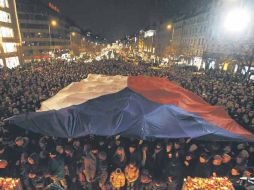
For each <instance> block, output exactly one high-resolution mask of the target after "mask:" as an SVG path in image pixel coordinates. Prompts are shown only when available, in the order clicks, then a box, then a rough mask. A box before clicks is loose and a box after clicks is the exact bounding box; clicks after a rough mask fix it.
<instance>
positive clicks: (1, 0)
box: [0, 0, 9, 8]
mask: <svg viewBox="0 0 254 190" xmlns="http://www.w3.org/2000/svg"><path fill="white" fill-rule="evenodd" d="M0 7H2V8H8V7H9V4H8V0H0Z"/></svg>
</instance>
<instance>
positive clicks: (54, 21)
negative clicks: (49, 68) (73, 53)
mask: <svg viewBox="0 0 254 190" xmlns="http://www.w3.org/2000/svg"><path fill="white" fill-rule="evenodd" d="M51 26H52V27H56V26H57V21H56V20H50V22H49V55H50V50H51V41H52V40H51Z"/></svg>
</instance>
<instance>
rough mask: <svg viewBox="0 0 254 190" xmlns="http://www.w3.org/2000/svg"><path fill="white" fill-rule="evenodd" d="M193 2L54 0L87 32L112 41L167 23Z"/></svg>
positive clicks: (175, 0)
mask: <svg viewBox="0 0 254 190" xmlns="http://www.w3.org/2000/svg"><path fill="white" fill-rule="evenodd" d="M185 1H189V0H52V2H53V3H54V4H56V5H57V6H58V7H59V8H60V10H61V12H62V13H63V14H65V15H67V16H68V17H70V18H72V19H73V20H74V21H75V22H76V23H77V24H78V25H79V26H81V27H82V28H84V29H91V30H92V31H93V33H95V34H99V35H102V36H104V37H105V38H107V39H108V40H110V41H112V40H116V39H119V38H122V37H123V36H124V35H128V34H132V33H134V32H137V31H138V30H140V29H143V28H145V27H149V26H152V25H153V24H154V23H155V22H156V23H162V22H166V21H167V20H169V19H170V18H171V16H172V15H174V14H176V13H177V12H178V11H179V10H180V8H181V7H182V5H183V2H185Z"/></svg>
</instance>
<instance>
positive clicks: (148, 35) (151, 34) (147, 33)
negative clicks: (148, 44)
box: [144, 30, 155, 38]
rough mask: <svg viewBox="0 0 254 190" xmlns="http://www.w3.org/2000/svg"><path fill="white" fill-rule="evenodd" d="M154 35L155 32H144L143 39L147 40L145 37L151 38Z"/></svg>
mask: <svg viewBox="0 0 254 190" xmlns="http://www.w3.org/2000/svg"><path fill="white" fill-rule="evenodd" d="M154 35H155V30H148V31H146V32H145V35H144V37H145V38H147V37H152V36H154Z"/></svg>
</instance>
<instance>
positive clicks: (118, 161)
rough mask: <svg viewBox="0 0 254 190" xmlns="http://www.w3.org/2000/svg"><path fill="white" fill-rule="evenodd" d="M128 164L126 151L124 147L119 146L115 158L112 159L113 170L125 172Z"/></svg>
mask: <svg viewBox="0 0 254 190" xmlns="http://www.w3.org/2000/svg"><path fill="white" fill-rule="evenodd" d="M126 163H127V158H126V155H125V150H124V148H123V147H121V146H119V147H118V148H117V149H116V152H115V154H114V156H113V157H112V163H111V165H112V167H111V168H112V169H113V170H115V169H117V168H120V169H121V170H122V171H123V170H124V168H125V166H126Z"/></svg>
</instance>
